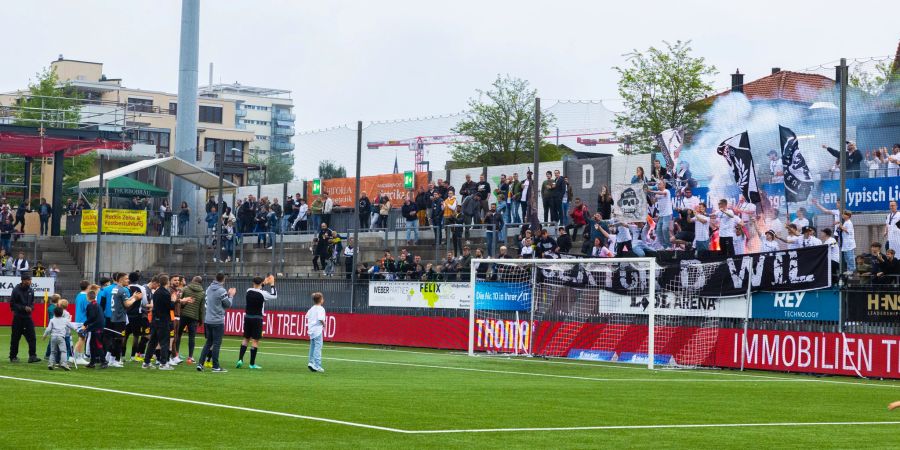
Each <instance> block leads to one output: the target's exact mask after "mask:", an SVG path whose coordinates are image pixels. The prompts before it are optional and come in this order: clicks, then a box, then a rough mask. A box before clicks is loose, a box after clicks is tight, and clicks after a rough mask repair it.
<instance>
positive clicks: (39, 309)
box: [0, 303, 75, 327]
mask: <svg viewBox="0 0 900 450" xmlns="http://www.w3.org/2000/svg"><path fill="white" fill-rule="evenodd" d="M66 310H67V311H69V314H71V315H72V317H75V305H73V304H71V303H69V307H68V308H66ZM44 314H45V313H44V304H43V303H38V304H35V305H34V309H33V310H32V311H31V318H32V319H33V320H34V324H35V325H37V326H43V325H44ZM12 318H13V314H12V310H11V309H9V303H0V327H8V326H10V325H12ZM48 320H49V319H48Z"/></svg>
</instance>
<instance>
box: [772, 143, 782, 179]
mask: <svg viewBox="0 0 900 450" xmlns="http://www.w3.org/2000/svg"><path fill="white" fill-rule="evenodd" d="M769 171H770V172H772V183H781V182H782V181H784V167H783V166H782V165H781V158H780V157H779V156H778V152H776V151H775V150H770V151H769Z"/></svg>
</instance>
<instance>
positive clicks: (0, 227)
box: [0, 216, 16, 254]
mask: <svg viewBox="0 0 900 450" xmlns="http://www.w3.org/2000/svg"><path fill="white" fill-rule="evenodd" d="M15 229H16V228H15V226H13V219H12V217H11V216H8V217H7V218H6V220H3V221H2V223H0V247H2V248H3V250H5V251H6V253H7V254H11V253H12V247H11V245H10V242H11V241H12V235H13V232H14V231H15Z"/></svg>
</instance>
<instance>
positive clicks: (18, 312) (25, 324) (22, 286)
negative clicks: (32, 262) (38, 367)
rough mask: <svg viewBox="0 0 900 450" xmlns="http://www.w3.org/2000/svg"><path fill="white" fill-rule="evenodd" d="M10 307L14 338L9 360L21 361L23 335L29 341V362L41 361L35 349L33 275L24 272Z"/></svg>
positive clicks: (10, 347) (10, 346)
mask: <svg viewBox="0 0 900 450" xmlns="http://www.w3.org/2000/svg"><path fill="white" fill-rule="evenodd" d="M9 308H10V309H11V310H12V313H13V321H12V340H11V341H10V343H9V361H10V362H18V361H19V341H21V340H22V336H24V337H25V342H27V343H28V362H30V363H35V362H39V361H40V359H38V357H37V353H36V350H35V339H34V321H33V320H32V319H31V311H32V310H33V309H34V290H33V289H31V275H29V274H27V273H25V274H22V282H21V283H19V284H18V285H17V286H16V287H15V288H14V289H13V291H12V298H10V301H9Z"/></svg>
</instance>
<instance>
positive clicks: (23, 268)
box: [12, 252, 31, 277]
mask: <svg viewBox="0 0 900 450" xmlns="http://www.w3.org/2000/svg"><path fill="white" fill-rule="evenodd" d="M12 270H13V271H15V274H16V276H17V277H21V276H22V274H23V273H28V271H29V270H31V265H29V264H28V260H27V259H25V253H23V252H19V257H18V258H16V259H14V260H13V262H12Z"/></svg>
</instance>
